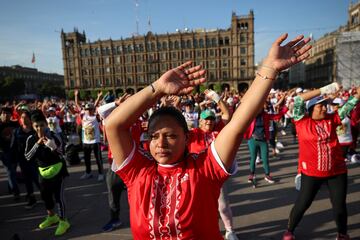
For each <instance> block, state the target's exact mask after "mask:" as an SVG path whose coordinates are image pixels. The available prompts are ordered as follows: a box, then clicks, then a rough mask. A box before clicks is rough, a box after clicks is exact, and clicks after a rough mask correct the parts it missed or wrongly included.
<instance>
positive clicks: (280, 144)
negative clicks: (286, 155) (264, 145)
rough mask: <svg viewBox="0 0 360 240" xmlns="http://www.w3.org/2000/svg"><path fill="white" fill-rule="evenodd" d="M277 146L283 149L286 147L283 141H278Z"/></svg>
mask: <svg viewBox="0 0 360 240" xmlns="http://www.w3.org/2000/svg"><path fill="white" fill-rule="evenodd" d="M276 148H278V149H283V148H284V145H283V144H282V143H281V142H277V143H276Z"/></svg>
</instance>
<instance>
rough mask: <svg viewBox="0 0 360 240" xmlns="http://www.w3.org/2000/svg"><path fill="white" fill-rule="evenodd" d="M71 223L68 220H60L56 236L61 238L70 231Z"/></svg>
mask: <svg viewBox="0 0 360 240" xmlns="http://www.w3.org/2000/svg"><path fill="white" fill-rule="evenodd" d="M69 227H70V223H69V222H68V221H67V220H60V222H59V225H58V227H57V228H56V231H55V236H61V235H63V234H64V233H66V231H67V230H68V229H69Z"/></svg>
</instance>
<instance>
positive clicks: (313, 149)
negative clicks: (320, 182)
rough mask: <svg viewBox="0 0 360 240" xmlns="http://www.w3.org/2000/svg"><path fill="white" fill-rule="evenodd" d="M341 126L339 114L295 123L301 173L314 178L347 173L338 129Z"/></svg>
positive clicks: (304, 118) (306, 118) (307, 118)
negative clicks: (337, 132) (337, 133)
mask: <svg viewBox="0 0 360 240" xmlns="http://www.w3.org/2000/svg"><path fill="white" fill-rule="evenodd" d="M340 124H341V120H340V117H339V115H338V114H337V113H335V114H328V115H327V117H326V118H325V119H323V120H313V119H311V118H310V117H303V118H302V119H300V120H298V121H295V126H296V132H297V134H298V138H299V171H300V172H302V173H304V174H306V175H308V176H313V177H329V176H334V175H338V174H342V173H345V172H346V171H347V170H346V165H345V161H344V157H343V153H342V150H341V146H340V144H339V141H338V138H337V135H336V128H337V127H338V126H339V125H340Z"/></svg>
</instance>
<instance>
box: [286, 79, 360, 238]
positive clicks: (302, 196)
mask: <svg viewBox="0 0 360 240" xmlns="http://www.w3.org/2000/svg"><path fill="white" fill-rule="evenodd" d="M339 88H340V86H339V84H338V83H336V82H335V83H332V84H329V85H327V86H325V87H322V88H320V89H315V90H312V91H308V92H306V93H303V94H300V95H299V96H296V97H295V99H294V121H295V125H296V130H297V133H298V139H299V163H298V173H300V174H301V188H300V193H299V195H298V197H297V200H296V202H295V205H294V207H293V208H292V210H291V212H290V216H289V220H288V227H287V231H286V232H285V233H284V237H283V239H284V240H290V239H295V237H294V230H295V228H296V226H297V225H298V223H299V222H300V220H301V218H302V217H303V215H304V213H305V211H306V210H307V209H308V208H309V207H310V205H311V203H312V201H313V199H314V198H315V196H316V194H317V192H318V191H319V189H320V187H321V185H323V184H326V185H327V186H328V190H329V193H330V199H331V203H332V209H333V213H334V218H335V222H336V226H337V232H338V233H337V238H336V239H338V240H342V239H345V240H346V239H350V237H349V236H348V235H347V210H346V194H347V169H346V164H345V161H344V155H343V152H342V149H341V145H340V144H339V140H338V138H337V134H336V129H337V127H338V126H340V125H341V120H342V119H344V117H345V116H346V115H348V114H349V113H350V111H351V110H352V109H353V108H354V106H355V105H356V104H357V103H358V101H359V98H360V87H359V88H357V94H356V95H355V96H354V98H352V99H351V100H349V101H348V102H347V103H346V104H344V106H343V107H342V108H341V109H339V110H338V111H335V112H334V113H333V114H328V113H327V108H326V104H327V99H326V98H325V97H324V95H325V94H327V95H329V94H333V93H335V92H337V91H338V90H339ZM305 109H307V112H308V114H306V112H305Z"/></svg>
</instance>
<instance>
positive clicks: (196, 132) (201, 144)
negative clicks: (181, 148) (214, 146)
mask: <svg viewBox="0 0 360 240" xmlns="http://www.w3.org/2000/svg"><path fill="white" fill-rule="evenodd" d="M224 126H225V125H224V123H223V121H219V122H217V123H216V124H215V126H214V131H212V132H204V131H203V130H201V129H200V128H193V129H191V130H189V140H188V149H189V152H191V153H200V152H201V151H203V150H204V149H206V148H208V147H209V146H210V144H211V143H212V141H214V140H215V138H216V137H217V135H218V134H219V132H220V131H221V129H223V128H224Z"/></svg>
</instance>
